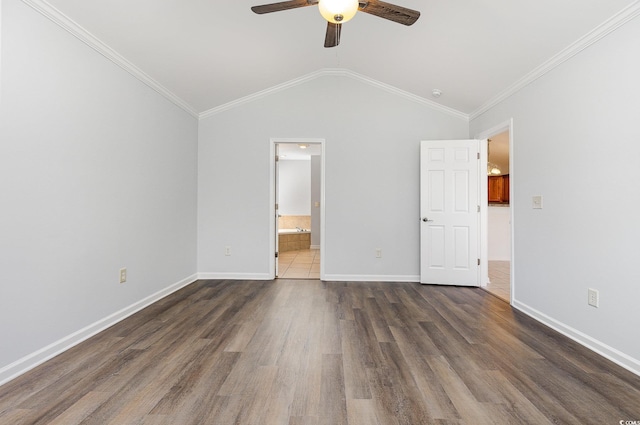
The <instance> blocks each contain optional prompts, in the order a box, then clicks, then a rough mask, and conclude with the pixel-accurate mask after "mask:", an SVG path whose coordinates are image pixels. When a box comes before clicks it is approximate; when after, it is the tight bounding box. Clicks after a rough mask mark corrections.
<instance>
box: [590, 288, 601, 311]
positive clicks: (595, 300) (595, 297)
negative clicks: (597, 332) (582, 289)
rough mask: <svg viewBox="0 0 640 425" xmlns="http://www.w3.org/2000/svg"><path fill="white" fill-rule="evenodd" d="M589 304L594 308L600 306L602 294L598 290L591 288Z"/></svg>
mask: <svg viewBox="0 0 640 425" xmlns="http://www.w3.org/2000/svg"><path fill="white" fill-rule="evenodd" d="M588 303H589V305H590V306H593V307H598V304H600V293H599V292H598V291H597V290H596V289H591V288H589V299H588Z"/></svg>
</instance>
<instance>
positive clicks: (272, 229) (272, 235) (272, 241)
mask: <svg viewBox="0 0 640 425" xmlns="http://www.w3.org/2000/svg"><path fill="white" fill-rule="evenodd" d="M283 143H304V144H314V143H315V144H319V145H320V279H321V280H324V259H325V258H326V255H325V240H326V239H325V223H326V219H325V211H326V205H325V204H326V202H325V174H326V173H325V163H326V162H325V139H319V138H318V139H315V138H304V137H296V138H283V137H272V138H270V139H269V253H268V255H269V258H270V260H269V278H270V279H275V277H276V265H275V254H276V224H275V220H273V219H272V217H275V215H276V206H275V205H276V198H275V194H276V188H275V166H276V164H275V153H276V144H283ZM272 260H273V261H272Z"/></svg>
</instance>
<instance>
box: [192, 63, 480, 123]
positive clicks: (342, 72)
mask: <svg viewBox="0 0 640 425" xmlns="http://www.w3.org/2000/svg"><path fill="white" fill-rule="evenodd" d="M325 76H342V77H349V78H352V79H354V80H357V81H360V82H362V83H366V84H369V85H371V86H374V87H377V88H379V89H383V90H385V91H387V92H389V93H392V94H395V95H397V96H401V97H404V98H405V99H408V100H411V101H413V102H417V103H420V104H422V105H425V106H428V107H430V108H433V109H435V110H438V111H440V112H444V113H446V114H448V115H453V116H454V117H456V118H460V119H463V120H465V121H467V122H468V121H469V115H468V114H465V113H463V112H460V111H457V110H455V109H452V108H448V107H446V106H443V105H440V104H439V103H436V102H433V101H431V100H429V99H425V98H423V97H420V96H417V95H415V94H413V93H409V92H407V91H404V90H401V89H399V88H397V87H394V86H391V85H389V84H385V83H382V82H380V81H377V80H374V79H373V78H369V77H366V76H364V75H361V74H358V73H356V72H353V71H350V70H348V69H342V68H325V69H320V70H318V71H315V72H312V73H310V74H307V75H303V76H302V77H299V78H295V79H293V80H289V81H287V82H284V83H282V84H278V85H276V86H273V87H271V88H268V89H265V90H261V91H259V92H257V93H254V94H250V95H248V96H245V97H241V98H240V99H236V100H234V101H231V102H229V103H225V104H224V105H220V106H217V107H215V108H213V109H209V110H208V111H204V112H202V113H200V119H204V118H209V117H211V116H213V115H216V114H218V113H220V112H223V111H226V110H229V109H232V108H235V107H237V106H241V105H244V104H245V103H250V102H253V101H254V100H258V99H261V98H263V97H266V96H269V95H271V94H274V93H278V92H280V91H283V90H286V89H288V88H291V87H295V86H297V85H300V84H303V83H306V82H308V81H312V80H315V79H317V78H320V77H325Z"/></svg>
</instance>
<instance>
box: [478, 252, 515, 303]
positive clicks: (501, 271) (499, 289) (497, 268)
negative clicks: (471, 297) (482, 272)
mask: <svg viewBox="0 0 640 425" xmlns="http://www.w3.org/2000/svg"><path fill="white" fill-rule="evenodd" d="M510 268H511V262H510V261H489V280H490V281H491V282H490V283H489V284H488V285H487V286H485V287H484V289H485V290H486V291H488V292H491V293H492V294H493V295H495V296H497V297H499V298H502V299H503V300H505V301H507V302H511V278H510V276H509V274H510Z"/></svg>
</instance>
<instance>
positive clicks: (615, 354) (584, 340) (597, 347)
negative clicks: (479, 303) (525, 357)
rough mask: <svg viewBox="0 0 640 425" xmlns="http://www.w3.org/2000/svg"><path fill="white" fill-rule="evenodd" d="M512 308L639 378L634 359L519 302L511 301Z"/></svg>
mask: <svg viewBox="0 0 640 425" xmlns="http://www.w3.org/2000/svg"><path fill="white" fill-rule="evenodd" d="M513 307H515V308H517V309H518V310H520V311H521V312H523V313H524V314H526V315H527V316H531V317H532V318H534V319H536V320H537V321H539V322H541V323H543V324H545V325H547V326H549V327H550V328H551V329H554V330H556V331H558V332H560V333H561V334H562V335H564V336H566V337H568V338H571V339H572V340H574V341H576V342H577V343H578V344H581V345H584V346H585V347H587V348H588V349H590V350H591V351H594V352H596V353H598V354H600V355H601V356H602V357H605V358H607V359H609V360H611V361H612V362H614V363H616V364H617V365H619V366H621V367H623V368H625V369H627V370H628V371H630V372H632V373H635V374H636V375H638V376H640V360H638V359H634V358H633V357H631V356H629V355H627V354H625V353H623V352H621V351H619V350H616V349H615V348H612V347H609V346H608V345H607V344H604V343H603V342H601V341H598V340H597V339H595V338H592V337H590V336H589V335H587V334H585V333H582V332H580V331H579V330H577V329H574V328H572V327H571V326H567V325H565V324H564V323H561V322H559V321H557V320H556V319H554V318H552V317H549V316H547V315H546V314H544V313H542V312H540V311H538V310H536V309H535V308H532V307H529V306H528V305H526V304H524V303H522V302H520V301H517V300H513Z"/></svg>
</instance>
